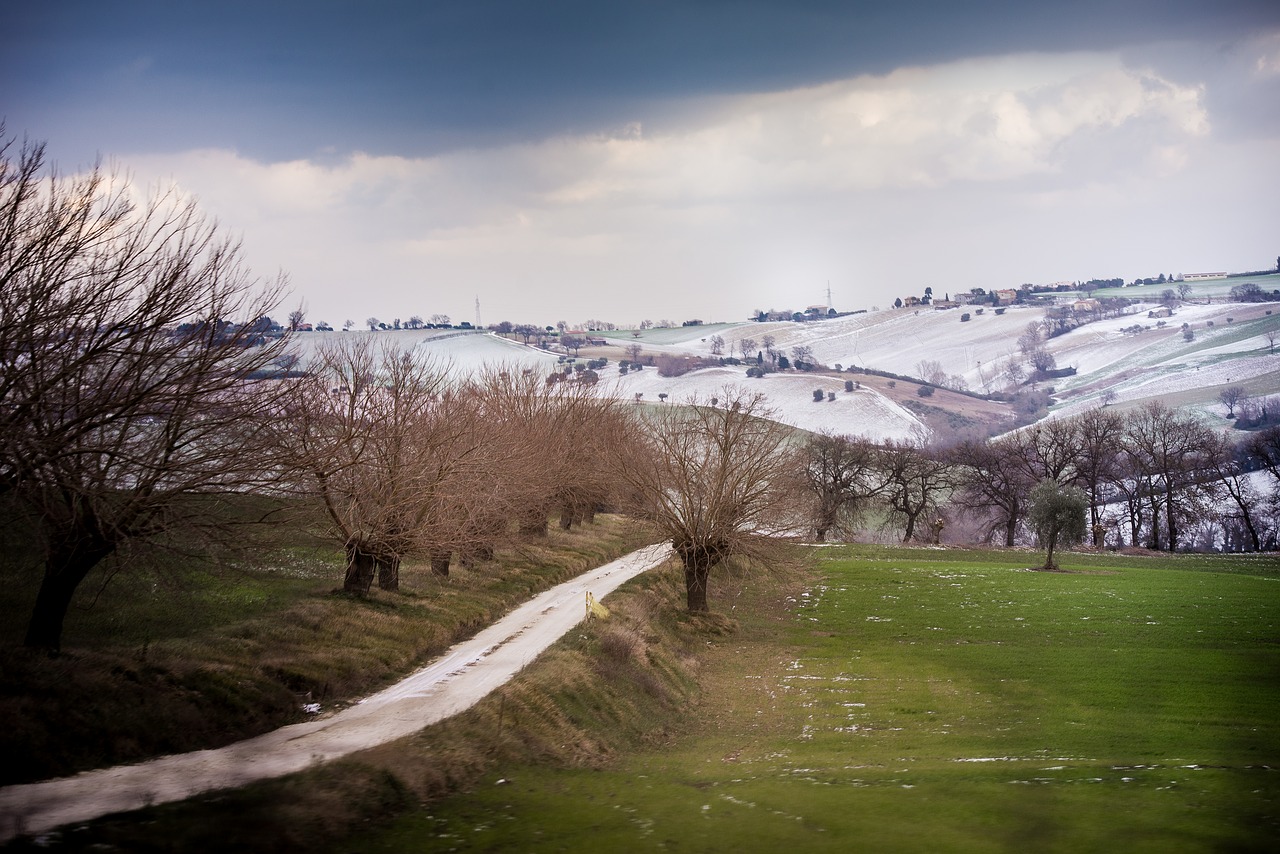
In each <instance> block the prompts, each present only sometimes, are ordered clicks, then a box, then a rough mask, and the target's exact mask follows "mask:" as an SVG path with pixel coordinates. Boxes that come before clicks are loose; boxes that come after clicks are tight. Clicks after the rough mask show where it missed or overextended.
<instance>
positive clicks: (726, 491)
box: [617, 388, 794, 611]
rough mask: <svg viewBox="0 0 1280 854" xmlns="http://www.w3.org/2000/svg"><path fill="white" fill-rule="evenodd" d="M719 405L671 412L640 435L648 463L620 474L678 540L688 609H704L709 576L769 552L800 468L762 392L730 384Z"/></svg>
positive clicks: (639, 508) (636, 502) (638, 503)
mask: <svg viewBox="0 0 1280 854" xmlns="http://www.w3.org/2000/svg"><path fill="white" fill-rule="evenodd" d="M719 397H720V399H721V402H720V405H718V406H709V405H707V404H706V402H705V401H702V400H699V399H695V400H693V401H691V403H690V405H689V406H681V407H674V406H669V407H663V408H662V409H660V410H659V411H657V412H655V413H652V414H651V416H650V418H649V419H648V421H647V422H646V424H645V425H644V427H645V428H646V429H643V430H642V431H641V449H642V453H643V457H642V459H641V460H637V461H635V462H633V463H632V464H627V465H623V466H621V467H620V468H619V470H618V472H617V476H618V477H619V478H620V479H621V480H622V481H623V482H624V483H625V484H626V485H627V486H628V487H629V493H630V498H629V503H630V506H631V508H632V509H633V510H634V511H635V512H636V513H637V514H638V515H640V516H641V517H642V518H645V519H648V520H650V521H652V522H653V524H654V525H656V526H657V528H658V529H659V530H660V531H661V532H662V533H663V534H664V535H665V536H667V537H670V538H671V541H672V544H673V546H674V547H675V551H676V554H677V555H679V557H680V560H681V563H682V564H683V566H684V578H685V596H686V601H687V604H688V608H689V610H690V611H706V610H708V608H707V583H708V579H709V576H710V572H711V570H712V569H713V568H714V567H716V566H717V565H719V564H720V562H721V561H723V560H725V559H726V558H729V557H730V556H733V555H746V556H761V555H764V554H767V553H769V551H770V550H771V547H772V546H771V544H772V543H774V538H773V535H774V534H776V533H777V532H778V531H779V529H780V528H781V527H782V523H783V515H782V514H783V512H784V509H785V505H786V498H787V496H788V491H787V488H786V486H785V485H784V484H787V483H789V480H788V479H789V478H790V477H792V476H793V475H794V467H793V466H792V465H791V464H790V463H789V462H788V459H787V454H785V453H784V451H785V448H786V441H787V437H788V435H789V432H790V431H789V430H788V428H786V427H784V426H783V425H781V424H779V423H777V422H776V421H773V420H771V419H770V418H769V416H770V415H771V414H772V413H771V412H770V410H768V409H767V408H766V406H765V402H764V396H763V395H759V394H754V395H753V394H748V393H746V392H743V391H741V390H738V389H733V388H729V389H726V390H725V391H724V393H723V394H721V395H719Z"/></svg>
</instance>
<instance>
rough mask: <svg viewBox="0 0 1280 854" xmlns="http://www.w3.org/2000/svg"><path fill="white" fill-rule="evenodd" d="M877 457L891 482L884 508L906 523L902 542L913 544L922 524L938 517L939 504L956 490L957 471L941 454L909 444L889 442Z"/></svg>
mask: <svg viewBox="0 0 1280 854" xmlns="http://www.w3.org/2000/svg"><path fill="white" fill-rule="evenodd" d="M878 456H879V463H878V466H879V468H880V471H881V474H882V476H883V477H884V478H885V479H886V480H887V482H888V484H887V486H886V487H885V490H884V496H885V504H886V505H887V506H888V508H889V510H890V512H891V514H892V515H894V516H896V517H898V518H900V519H901V520H902V522H903V534H902V541H903V542H904V543H905V542H910V541H911V539H912V538H913V537H915V536H916V535H917V532H918V527H919V525H920V523H921V522H922V521H925V520H926V519H927V518H928V517H930V516H936V515H937V512H938V505H939V502H940V500H941V499H942V497H943V496H944V495H945V494H946V493H947V492H948V491H949V490H950V489H951V488H952V487H953V486H954V483H955V481H954V470H953V468H952V465H951V463H950V462H948V461H947V460H944V459H942V458H941V457H940V456H939V455H938V454H935V453H934V452H932V451H930V450H929V449H927V448H921V447H917V446H916V445H913V444H911V443H909V442H889V443H887V444H886V445H885V446H884V447H883V448H881V449H880V451H879V454H878Z"/></svg>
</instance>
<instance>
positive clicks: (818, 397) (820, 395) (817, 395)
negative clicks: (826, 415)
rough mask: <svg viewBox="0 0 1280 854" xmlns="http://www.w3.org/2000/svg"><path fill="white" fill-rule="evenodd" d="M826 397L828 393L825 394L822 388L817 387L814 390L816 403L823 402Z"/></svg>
mask: <svg viewBox="0 0 1280 854" xmlns="http://www.w3.org/2000/svg"><path fill="white" fill-rule="evenodd" d="M824 397H826V395H825V394H823V392H822V389H820V388H815V389H814V390H813V402H814V403H822V399H823V398H824Z"/></svg>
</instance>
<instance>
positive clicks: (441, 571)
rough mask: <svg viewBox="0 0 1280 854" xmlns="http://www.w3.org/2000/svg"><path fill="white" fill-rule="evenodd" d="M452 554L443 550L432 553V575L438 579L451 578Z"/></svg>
mask: <svg viewBox="0 0 1280 854" xmlns="http://www.w3.org/2000/svg"><path fill="white" fill-rule="evenodd" d="M450 554H452V552H449V551H445V550H443V549H441V550H439V551H434V552H432V553H431V574H432V575H434V576H436V577H437V578H448V577H449V555H450Z"/></svg>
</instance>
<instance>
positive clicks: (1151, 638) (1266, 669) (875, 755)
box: [342, 547, 1280, 852]
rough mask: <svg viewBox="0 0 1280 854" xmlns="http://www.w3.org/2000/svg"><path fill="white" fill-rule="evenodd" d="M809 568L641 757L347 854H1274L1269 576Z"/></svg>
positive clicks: (550, 781) (503, 793)
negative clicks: (655, 853)
mask: <svg viewBox="0 0 1280 854" xmlns="http://www.w3.org/2000/svg"><path fill="white" fill-rule="evenodd" d="M826 554H827V555H830V556H831V557H830V559H827V560H824V561H823V563H822V564H821V567H820V572H821V577H820V579H819V580H818V582H817V583H815V584H814V585H813V587H812V588H811V589H810V591H809V592H808V595H800V596H797V597H795V604H794V605H793V606H792V608H791V609H789V610H785V609H781V608H779V607H777V601H776V597H774V596H773V594H774V593H775V591H770V592H769V593H768V594H765V593H764V591H763V590H753V589H751V588H748V590H747V592H746V593H745V595H744V596H743V597H742V598H741V599H739V600H738V601H739V603H740V604H741V605H743V606H744V607H743V608H739V610H738V612H737V613H738V615H739V619H740V620H741V622H742V628H741V630H740V631H739V632H738V633H737V634H735V635H733V636H732V637H730V638H728V639H727V642H725V643H722V644H719V648H718V649H715V650H713V651H712V652H711V653H710V658H711V664H710V668H709V675H708V678H707V680H706V685H705V693H704V696H703V699H702V701H701V703H700V704H699V705H698V706H697V707H696V708H694V709H691V712H692V713H691V714H690V716H689V717H688V718H687V719H686V721H685V724H686V727H685V730H684V731H683V732H682V733H681V735H680V736H679V737H677V738H675V739H673V740H672V741H671V743H669V744H667V745H664V746H663V747H662V748H661V749H660V750H653V751H646V752H642V753H639V754H636V755H634V756H630V757H627V758H625V759H623V760H621V761H619V762H617V763H614V764H613V765H612V766H610V767H609V768H608V770H605V771H593V772H590V773H583V772H573V771H564V770H556V769H551V768H546V767H538V766H525V767H502V768H500V769H499V770H498V771H496V772H495V774H494V776H497V774H498V773H500V774H501V776H502V777H503V778H505V779H506V780H508V781H509V782H508V783H507V784H506V785H503V786H494V785H485V786H482V787H480V788H479V789H477V790H476V791H475V792H474V793H472V794H470V795H467V796H465V797H457V798H454V799H451V800H449V801H447V802H445V803H441V804H433V805H431V806H430V807H428V808H427V809H425V810H421V811H417V812H415V813H413V814H411V815H409V816H407V817H406V818H404V819H402V820H401V821H399V822H398V823H397V824H395V825H393V826H392V828H390V829H389V830H387V831H386V832H384V833H381V834H377V835H373V836H371V837H370V836H363V835H362V838H361V839H360V840H353V841H349V842H347V843H344V845H343V846H342V849H343V850H362V851H401V850H414V851H430V850H453V851H480V850H484V851H505V850H520V851H541V850H557V851H559V850H569V851H595V850H637V849H641V848H655V849H663V848H675V849H680V850H696V851H728V850H740V851H769V850H778V849H780V848H783V847H791V848H793V849H797V850H805V851H820V850H831V851H846V850H878V851H918V850H941V851H1023V850H1037V851H1078V850H1102V849H1104V848H1108V849H1109V848H1119V849H1123V850H1126V851H1153V852H1155V851H1159V852H1167V851H1208V850H1238V851H1250V850H1256V851H1264V850H1275V847H1276V845H1277V844H1280V806H1278V804H1277V798H1280V781H1277V779H1276V772H1275V771H1274V770H1272V769H1274V767H1275V765H1276V763H1277V761H1280V736H1278V735H1277V731H1276V729H1275V727H1274V725H1273V720H1274V715H1273V710H1274V708H1275V705H1276V703H1277V701H1278V700H1280V685H1278V684H1277V682H1276V679H1275V676H1276V674H1277V672H1280V649H1278V648H1277V646H1276V638H1277V637H1278V636H1280V635H1277V628H1278V620H1280V614H1278V613H1277V611H1278V610H1280V588H1277V586H1276V585H1277V584H1278V583H1280V565H1278V564H1277V561H1276V560H1275V558H1273V557H1268V558H1246V559H1228V558H1193V557H1187V558H1182V557H1180V558H1172V559H1171V558H1168V557H1165V556H1161V557H1158V558H1116V557H1085V556H1073V557H1072V559H1071V560H1070V561H1068V562H1067V568H1069V569H1074V570H1076V572H1074V573H1056V574H1045V573H1036V572H1029V571H1025V570H1023V569H1022V567H1024V566H1026V565H1027V564H1028V563H1030V562H1031V559H1030V558H1029V557H1028V556H1026V555H1020V554H1017V553H995V554H985V553H979V552H973V553H970V552H955V551H925V550H917V551H910V550H901V549H874V548H866V547H860V548H856V549H850V550H848V551H843V552H827V553H826ZM744 608H746V609H759V610H758V611H756V610H746V611H744ZM491 782H492V780H491Z"/></svg>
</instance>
